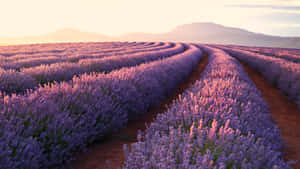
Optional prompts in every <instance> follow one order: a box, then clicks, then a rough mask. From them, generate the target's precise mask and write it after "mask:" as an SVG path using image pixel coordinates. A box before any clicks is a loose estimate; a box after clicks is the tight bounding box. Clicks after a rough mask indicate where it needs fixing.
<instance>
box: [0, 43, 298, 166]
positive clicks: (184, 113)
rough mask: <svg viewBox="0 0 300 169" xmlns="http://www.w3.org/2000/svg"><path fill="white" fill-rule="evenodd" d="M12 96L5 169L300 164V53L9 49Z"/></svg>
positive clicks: (128, 46)
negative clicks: (291, 162) (95, 146)
mask: <svg viewBox="0 0 300 169" xmlns="http://www.w3.org/2000/svg"><path fill="white" fill-rule="evenodd" d="M0 91H1V93H0V169H17V168H20V169H40V168H68V166H70V165H71V166H72V167H73V168H76V169H83V168H87V167H86V166H95V165H97V166H99V167H98V168H109V166H110V167H112V168H118V167H120V168H124V169H141V168H144V169H150V168H155V169H165V168H170V169H173V168H184V169H192V168H224V169H227V168H266V169H269V168H273V169H281V168H292V167H300V166H299V163H298V164H290V163H289V162H288V161H290V160H300V155H299V153H300V149H299V147H300V145H299V144H298V143H299V142H300V140H299V138H300V135H299V131H300V130H299V127H300V126H299V123H298V122H299V120H300V50H299V49H280V48H264V47H247V46H233V45H208V44H207V45H204V44H189V43H179V42H97V43H58V44H35V45H17V46H2V47H1V46H0ZM166 106H167V107H168V108H165V107H166ZM160 107H161V108H160ZM155 112H156V113H155ZM150 113H155V116H154V115H153V116H151V117H150V116H149V117H148V116H147V114H150ZM157 114H158V115H157ZM156 115H157V116H156ZM143 117H147V118H151V119H150V120H149V119H145V118H143ZM145 122H148V123H149V124H148V127H147V128H146V127H144V125H143V124H144V123H145ZM135 123H136V124H137V123H140V124H142V126H143V127H141V126H139V125H133V126H132V124H135ZM142 128H143V133H140V132H138V130H139V129H142ZM126 129H127V131H128V130H130V131H132V132H131V135H130V137H129V136H127V135H126V136H122V133H123V131H126ZM120 131H121V136H120V137H118V138H117V139H116V138H115V135H116V134H118V133H120ZM291 133H292V134H291ZM123 134H124V133H123ZM121 137H122V138H121ZM136 138H137V139H136ZM122 139H123V141H122ZM124 139H125V141H124ZM110 140H113V141H110ZM111 142H114V144H110V143H111ZM94 144H100V145H103V146H104V147H101V148H98V149H95V150H93V151H94V153H99V154H101V155H100V156H101V158H102V159H100V160H99V159H97V158H99V157H98V156H97V157H96V158H95V157H93V156H95V155H93V153H88V154H84V153H83V151H84V150H87V152H90V151H92V150H90V147H91V146H93V145H94ZM123 144H131V146H129V147H128V146H126V145H124V148H122V147H123ZM116 145H118V146H116ZM285 145H287V147H285ZM105 146H106V147H107V148H105ZM92 149H94V148H92ZM110 150H113V152H109V151H110ZM116 152H118V153H116ZM285 152H286V153H285ZM106 154H109V155H106ZM85 156H86V157H85Z"/></svg>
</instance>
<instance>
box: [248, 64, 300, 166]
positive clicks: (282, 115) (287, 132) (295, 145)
mask: <svg viewBox="0 0 300 169" xmlns="http://www.w3.org/2000/svg"><path fill="white" fill-rule="evenodd" d="M243 66H244V68H245V70H246V71H247V72H248V74H249V76H250V77H251V79H252V80H253V81H254V83H255V84H256V87H257V88H258V89H259V90H260V91H261V92H262V96H263V98H264V99H265V100H266V101H267V102H268V103H269V106H270V108H269V109H270V111H271V112H272V114H271V116H272V118H273V119H274V120H275V122H276V123H277V125H278V127H279V128H280V130H281V135H282V139H283V141H284V142H285V143H286V146H287V148H286V149H285V150H283V151H284V152H285V153H286V154H285V160H286V161H297V160H298V163H297V164H295V165H292V166H291V167H292V168H294V169H300V110H298V108H297V105H296V104H294V103H291V102H290V101H289V100H288V99H287V97H286V96H285V95H284V94H282V93H281V92H280V91H279V89H277V88H275V87H273V86H272V85H271V84H270V83H269V82H268V81H267V80H265V79H264V78H263V77H262V76H261V75H260V74H259V73H258V72H256V71H254V70H253V69H251V68H250V67H248V66H247V65H245V64H243Z"/></svg>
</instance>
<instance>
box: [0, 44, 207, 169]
mask: <svg viewBox="0 0 300 169" xmlns="http://www.w3.org/2000/svg"><path fill="white" fill-rule="evenodd" d="M187 47H188V49H187V50H186V51H185V52H183V53H180V54H177V55H174V56H172V57H169V58H165V59H162V60H157V61H154V62H150V63H148V64H142V65H140V66H136V67H131V68H123V69H121V70H118V71H113V72H111V73H109V74H103V73H98V74H92V75H87V74H84V75H82V76H80V77H74V78H73V80H72V81H71V82H63V83H59V84H54V85H52V86H45V87H44V88H39V89H38V90H35V91H33V92H28V93H27V94H26V95H12V96H1V97H0V111H1V112H0V114H1V116H0V150H1V151H0V168H7V169H12V168H13V169H16V168H22V169H38V168H62V166H61V165H62V164H63V163H66V162H68V161H69V160H70V159H71V158H72V156H73V153H74V152H76V151H78V150H81V149H83V148H84V147H86V146H87V145H88V144H90V143H92V142H93V141H94V140H97V139H102V138H103V136H104V135H107V134H110V133H112V132H115V131H116V130H118V129H119V128H122V127H124V126H125V124H126V122H127V120H128V119H134V118H136V117H137V116H138V115H140V114H143V113H145V112H147V110H149V109H150V108H151V107H155V106H157V105H158V104H159V103H160V101H161V100H162V99H163V98H164V97H166V96H168V95H169V93H170V92H171V91H172V90H174V89H175V88H176V87H177V86H178V84H180V83H181V82H183V81H184V80H185V79H186V78H187V77H188V76H189V74H190V73H191V71H192V70H193V68H194V67H195V66H196V65H197V63H198V62H199V61H200V59H201V58H202V52H201V51H200V50H199V49H198V48H196V47H195V46H187Z"/></svg>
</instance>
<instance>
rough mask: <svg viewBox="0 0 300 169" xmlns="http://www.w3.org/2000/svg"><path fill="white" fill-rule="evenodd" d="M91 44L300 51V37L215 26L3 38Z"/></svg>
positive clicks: (67, 31)
mask: <svg viewBox="0 0 300 169" xmlns="http://www.w3.org/2000/svg"><path fill="white" fill-rule="evenodd" d="M87 41H181V42H199V43H218V44H236V45H247V46H269V47H285V48H300V37H279V36H271V35H264V34H260V33H253V32H249V31H247V30H243V29H239V28H232V27H225V26H222V25H218V24H214V23H192V24H185V25H180V26H178V27H176V28H175V29H173V30H172V31H170V32H167V33H160V34H151V33H130V34H126V35H122V36H119V37H109V36H105V35H101V34H98V33H89V32H81V31H78V30H75V29H62V30H58V31H56V32H52V33H48V34H45V35H41V36H27V37H23V38H1V37H0V45H1V44H19V43H43V42H87Z"/></svg>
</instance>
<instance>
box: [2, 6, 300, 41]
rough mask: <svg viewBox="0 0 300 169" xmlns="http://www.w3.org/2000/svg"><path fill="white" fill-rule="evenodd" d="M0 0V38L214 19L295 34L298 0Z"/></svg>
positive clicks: (162, 27)
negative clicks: (65, 29) (62, 30)
mask: <svg viewBox="0 0 300 169" xmlns="http://www.w3.org/2000/svg"><path fill="white" fill-rule="evenodd" d="M238 2H239V3H237V0H106V1H104V0H0V21H1V25H0V36H6V37H15V36H26V35H39V34H44V33H48V32H53V31H55V30H57V29H62V28H75V29H79V30H82V31H89V32H97V33H102V34H106V35H120V34H124V33H128V32H150V33H159V32H167V31H170V30H171V29H173V28H174V27H176V26H177V25H180V24H185V23H192V22H215V23H218V24H223V25H226V26H233V27H240V28H245V29H248V30H250V31H254V32H262V33H267V34H276V35H289V36H300V31H299V30H300V0H239V1H238Z"/></svg>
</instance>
